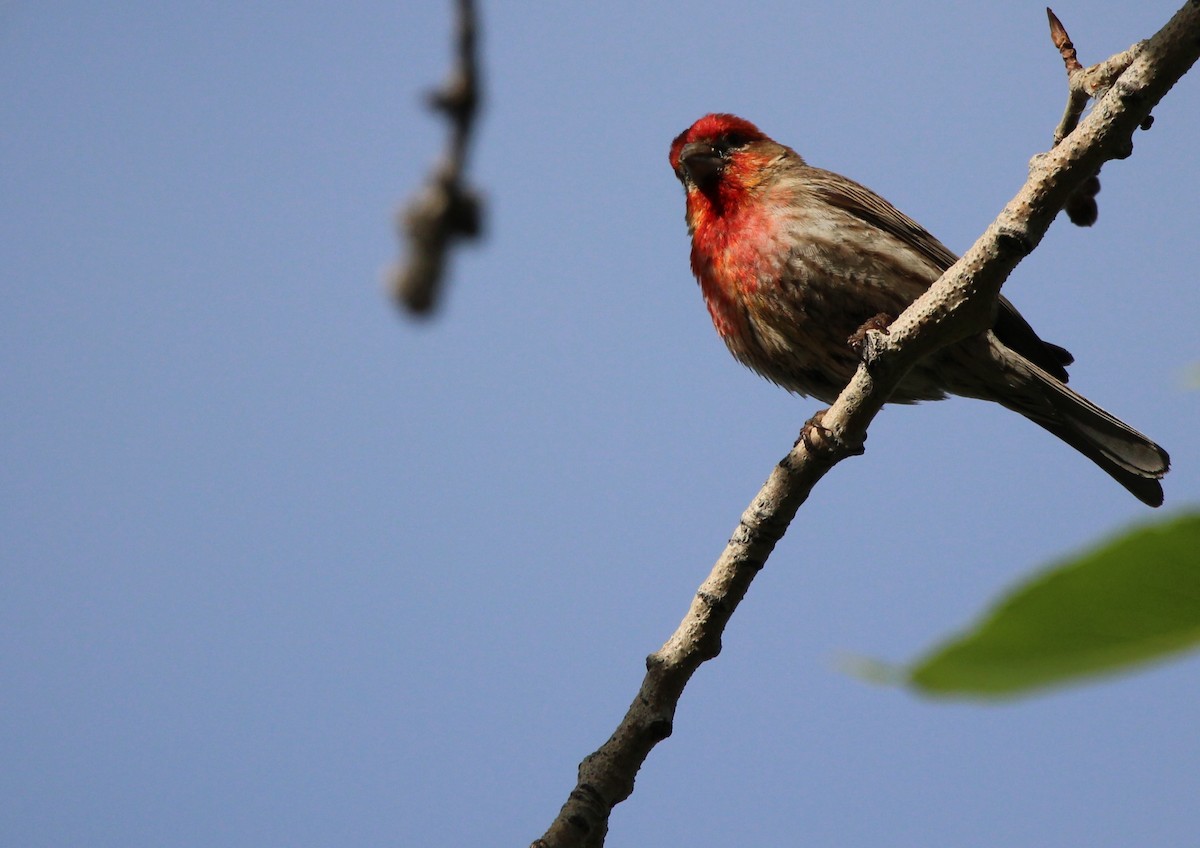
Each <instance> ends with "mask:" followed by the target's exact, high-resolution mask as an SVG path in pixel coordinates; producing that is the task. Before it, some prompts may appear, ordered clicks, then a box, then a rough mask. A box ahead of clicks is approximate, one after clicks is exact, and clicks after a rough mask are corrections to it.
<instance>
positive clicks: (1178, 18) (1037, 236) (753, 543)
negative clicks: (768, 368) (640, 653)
mask: <svg viewBox="0 0 1200 848" xmlns="http://www.w3.org/2000/svg"><path fill="white" fill-rule="evenodd" d="M1197 33H1200V2H1197V0H1191V2H1189V3H1188V4H1187V5H1186V6H1185V7H1184V8H1183V9H1181V10H1180V11H1179V12H1177V13H1176V15H1175V16H1174V17H1173V18H1172V19H1171V21H1170V22H1169V23H1168V24H1167V25H1166V26H1165V27H1163V29H1162V30H1160V31H1159V32H1158V34H1156V35H1155V36H1154V38H1152V39H1151V40H1150V41H1149V42H1148V43H1147V44H1146V46H1145V49H1144V50H1143V51H1141V53H1140V55H1139V56H1138V57H1137V59H1136V60H1135V61H1134V62H1133V63H1132V64H1131V65H1130V67H1129V68H1128V70H1127V71H1126V72H1125V73H1124V74H1122V75H1121V77H1120V79H1119V80H1117V81H1116V84H1115V85H1114V86H1113V90H1112V91H1111V92H1110V93H1109V95H1108V96H1106V97H1105V98H1104V100H1103V102H1102V103H1101V104H1100V107H1102V108H1100V107H1098V108H1097V109H1095V110H1093V112H1092V114H1091V115H1089V116H1088V117H1087V118H1086V119H1084V120H1083V121H1082V122H1081V123H1080V125H1079V131H1078V132H1076V133H1072V134H1071V136H1070V137H1069V138H1065V139H1064V140H1063V142H1062V143H1061V144H1059V145H1057V146H1056V147H1055V148H1054V149H1053V150H1052V151H1050V152H1049V153H1046V154H1044V155H1042V156H1039V157H1035V159H1034V162H1033V165H1032V167H1031V171H1030V176H1029V179H1028V181H1027V182H1026V184H1025V186H1024V187H1022V189H1021V191H1020V192H1018V194H1017V196H1016V197H1014V198H1013V199H1012V200H1011V201H1009V203H1008V205H1007V206H1005V207H1004V210H1003V211H1002V212H1001V213H1000V215H999V217H997V219H996V220H995V221H994V222H993V223H992V224H991V225H990V226H989V227H988V229H987V231H986V232H985V233H984V234H983V235H982V236H981V237H980V238H979V240H978V241H976V243H975V244H974V245H973V246H972V247H971V249H970V250H969V251H967V253H966V254H964V255H963V257H962V258H961V259H959V261H958V262H956V263H955V264H954V266H953V267H951V268H950V269H949V270H948V271H946V273H945V274H943V275H942V277H941V279H940V280H938V282H937V283H935V284H934V285H933V286H932V287H931V288H930V289H929V290H928V291H927V292H926V293H925V294H924V295H922V296H921V297H920V298H919V299H918V300H917V301H916V302H915V303H913V304H912V305H911V306H910V307H909V308H908V309H906V310H905V311H904V313H903V314H902V315H901V316H900V317H899V318H897V319H896V321H895V322H894V323H892V325H891V326H890V327H889V328H888V332H887V334H884V333H881V332H879V331H877V330H871V331H868V332H867V333H866V339H865V342H866V344H865V345H864V352H863V364H862V365H860V366H859V368H858V371H857V372H856V373H855V375H854V378H853V379H852V380H851V382H850V384H849V385H848V386H847V387H846V389H845V391H843V392H842V394H841V395H840V396H839V397H838V399H837V401H836V402H835V403H834V404H833V406H831V407H830V408H829V409H828V410H826V411H825V413H824V415H823V416H822V418H821V424H820V426H819V427H817V428H814V429H816V431H817V433H818V435H819V434H821V433H823V432H829V433H830V434H831V435H832V438H831V439H823V438H817V439H815V440H813V439H807V438H802V439H800V440H798V441H797V443H796V445H795V447H794V448H793V449H792V450H791V451H790V452H789V453H788V455H787V456H786V457H784V458H783V459H782V460H781V461H780V462H779V464H778V465H777V466H776V468H775V469H774V471H773V472H772V473H771V476H770V477H769V478H768V479H767V482H766V483H765V484H764V486H763V488H762V490H761V491H760V492H759V493H758V496H757V497H755V499H754V501H753V502H752V503H751V504H750V506H749V507H748V508H747V509H746V511H745V512H744V513H743V515H742V518H741V521H740V522H739V523H738V526H737V528H736V529H735V530H734V533H733V536H732V538H731V539H730V540H729V544H728V545H727V546H726V548H725V551H724V552H723V553H722V554H721V557H720V558H719V559H718V560H717V563H716V565H715V566H714V567H713V570H712V572H711V573H710V574H709V576H708V579H707V580H705V581H704V583H703V584H702V585H701V586H700V589H699V590H698V591H697V592H696V595H695V597H694V598H693V599H692V603H691V606H690V608H689V609H688V612H687V614H686V615H685V616H684V619H683V621H682V622H681V623H680V625H679V627H678V629H677V630H676V631H675V633H674V634H672V636H671V637H670V638H669V639H668V640H667V642H666V644H664V645H663V647H662V648H660V649H659V650H658V651H656V652H655V653H654V654H651V655H650V657H648V658H647V661H646V676H645V678H644V679H643V681H642V685H641V688H640V689H639V691H638V694H637V696H636V697H635V698H634V700H633V703H632V704H631V705H630V707H629V710H628V712H627V713H626V714H625V717H624V719H623V720H622V721H621V723H620V725H619V726H618V727H617V729H616V731H615V732H614V733H613V735H612V736H611V737H610V738H609V740H608V741H607V742H605V743H604V745H602V746H601V747H600V748H599V749H598V750H597V751H596V752H595V753H593V754H591V755H589V756H588V757H587V758H585V759H584V761H583V762H582V763H581V764H580V766H579V777H578V782H577V784H576V786H575V789H574V790H572V792H571V794H570V796H569V797H568V799H567V802H566V803H565V804H564V805H563V807H562V809H561V810H560V812H559V814H558V817H557V818H556V819H555V820H554V822H553V823H552V824H551V825H550V828H549V829H548V830H547V831H546V833H545V835H544V836H542V838H541V839H538V840H536V841H535V842H534V843H533V848H568V846H583V847H584V848H600V846H602V845H603V844H604V837H605V834H606V833H607V831H608V820H609V815H610V813H611V812H612V809H613V807H614V806H615V805H616V804H619V803H620V802H621V801H623V800H625V799H626V798H628V797H629V795H630V794H631V793H632V792H633V784H634V778H635V777H636V775H637V772H638V769H639V768H640V767H641V765H642V763H643V762H645V760H646V757H647V756H648V755H649V753H650V750H651V749H652V748H653V747H654V746H655V745H656V744H657V743H658V742H660V741H662V740H663V739H665V738H667V737H668V736H670V735H671V730H672V722H673V719H674V715H675V708H676V706H677V705H678V703H679V698H680V696H681V695H682V693H683V689H684V687H685V686H686V685H687V682H688V680H689V679H690V678H691V676H692V674H693V673H694V672H695V671H696V669H698V668H699V666H700V665H701V663H703V662H704V661H706V660H708V659H712V658H713V657H715V656H717V654H718V653H719V652H720V649H721V636H722V633H723V631H724V628H725V625H726V623H727V622H728V621H729V619H730V617H731V616H732V615H733V612H734V610H735V609H736V608H737V605H738V604H739V603H740V602H741V600H742V598H743V597H744V596H745V594H746V591H747V589H748V588H749V586H750V583H751V581H752V580H753V579H754V576H755V575H756V574H757V573H758V572H759V571H760V570H761V569H762V567H763V566H764V565H765V563H766V560H767V557H768V556H769V555H770V553H771V551H772V550H773V548H774V547H775V544H776V543H777V542H778V541H779V540H780V539H781V538H782V537H783V534H784V532H785V531H786V530H787V527H788V525H789V523H790V522H791V520H792V518H793V517H794V516H795V514H796V511H797V510H798V509H799V507H800V505H801V504H802V503H804V501H805V500H806V499H807V497H808V494H809V492H810V491H811V490H812V488H813V486H814V485H815V484H816V482H817V481H818V480H820V479H821V477H822V476H824V474H825V473H826V472H827V471H828V470H829V469H831V468H832V467H833V466H834V465H835V464H836V463H837V462H838V461H840V459H842V458H844V456H847V455H852V454H854V453H856V452H857V451H856V450H855V449H854V446H855V445H860V444H862V442H863V440H864V439H865V438H866V432H867V426H868V424H869V423H870V422H871V420H872V419H873V418H874V416H875V415H876V414H877V413H878V412H879V410H880V408H881V407H882V406H883V404H884V402H885V401H886V400H887V398H888V396H889V395H890V393H891V391H892V389H893V388H894V387H895V386H896V385H897V383H899V381H900V380H901V379H902V378H903V376H904V374H905V373H906V372H907V371H908V369H909V368H911V367H912V365H913V364H914V363H915V362H917V361H918V360H919V359H921V358H922V357H924V356H927V355H928V354H929V353H931V352H932V351H934V350H936V349H937V348H939V347H941V346H944V345H946V344H950V343H952V342H954V341H955V340H957V339H960V338H964V337H966V336H968V335H971V334H972V333H976V332H979V331H980V330H981V329H984V328H986V327H988V326H989V325H990V322H991V320H992V312H993V309H994V306H995V302H996V297H997V295H998V293H999V291H1000V287H1001V285H1002V284H1003V282H1004V280H1005V278H1006V277H1007V276H1008V274H1009V273H1010V272H1011V271H1012V269H1013V268H1014V267H1016V265H1017V263H1018V262H1019V261H1020V260H1021V259H1022V258H1023V257H1024V256H1025V255H1027V254H1028V253H1029V252H1030V251H1032V250H1033V249H1034V248H1035V247H1036V246H1037V244H1038V242H1040V240H1041V239H1042V237H1043V236H1044V235H1045V233H1046V231H1047V230H1048V229H1049V227H1050V224H1051V222H1052V221H1053V220H1054V217H1055V215H1056V214H1057V213H1058V210H1059V209H1060V208H1062V204H1063V203H1064V202H1065V201H1066V199H1067V197H1068V196H1069V195H1070V193H1071V192H1072V191H1073V190H1074V189H1075V187H1076V186H1078V185H1079V184H1080V183H1081V182H1083V181H1084V180H1086V179H1088V177H1089V176H1090V175H1092V174H1094V173H1095V172H1096V170H1097V169H1098V167H1099V165H1100V164H1101V163H1102V162H1104V161H1105V160H1107V159H1112V158H1117V156H1118V155H1119V154H1120V153H1121V151H1123V150H1124V149H1125V147H1126V146H1127V145H1128V144H1129V139H1130V138H1131V137H1132V135H1133V133H1134V131H1135V130H1136V129H1137V128H1138V126H1139V125H1140V124H1141V123H1142V122H1143V121H1144V120H1145V118H1146V116H1147V115H1148V114H1149V113H1150V109H1151V108H1152V107H1153V106H1154V105H1155V104H1157V103H1158V101H1159V100H1161V99H1162V97H1163V96H1164V95H1165V94H1166V92H1167V91H1168V89H1170V87H1171V86H1172V85H1173V84H1174V83H1175V81H1176V80H1178V79H1179V78H1180V77H1181V76H1183V74H1184V73H1186V72H1187V70H1188V68H1190V67H1191V66H1192V64H1193V63H1194V62H1195V61H1196V60H1197V58H1198V57H1200V39H1198V38H1197V37H1196V35H1197ZM814 441H815V445H816V447H813V446H812V444H813V443H814ZM822 443H825V444H826V445H827V446H826V447H825V448H824V449H822V447H821V445H822Z"/></svg>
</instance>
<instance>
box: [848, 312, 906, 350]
mask: <svg viewBox="0 0 1200 848" xmlns="http://www.w3.org/2000/svg"><path fill="white" fill-rule="evenodd" d="M895 320H896V318H895V316H892V315H888V314H887V313H886V312H880V313H879V314H878V315H876V316H874V317H873V318H868V319H867V320H866V321H864V322H863V325H862V326H861V327H859V328H858V329H857V330H855V331H854V335H852V336H850V338H848V339H846V344H848V345H850V347H851V349H852V350H853V351H854V352H855V353H857V354H858V355H860V356H861V355H862V352H863V348H864V347H865V346H866V344H867V333H869V332H871V331H872V330H878V331H879V332H881V333H884V334H886V333H887V331H888V327H890V326H891V325H892V322H893V321H895Z"/></svg>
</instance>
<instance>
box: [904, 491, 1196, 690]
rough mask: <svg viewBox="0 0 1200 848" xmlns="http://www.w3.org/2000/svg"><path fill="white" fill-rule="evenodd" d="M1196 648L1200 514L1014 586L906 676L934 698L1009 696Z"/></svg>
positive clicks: (1140, 531) (1135, 533) (1137, 533)
mask: <svg viewBox="0 0 1200 848" xmlns="http://www.w3.org/2000/svg"><path fill="white" fill-rule="evenodd" d="M1197 643H1200V513H1189V514H1186V515H1183V516H1180V517H1176V518H1174V519H1171V520H1169V521H1167V522H1164V523H1162V524H1157V525H1151V526H1143V527H1140V528H1137V529H1134V530H1132V531H1130V532H1128V533H1126V534H1124V535H1122V536H1120V537H1118V538H1116V539H1113V540H1111V541H1109V542H1107V543H1106V544H1104V545H1102V546H1101V547H1099V548H1097V549H1095V550H1092V551H1089V552H1087V553H1085V554H1083V555H1082V556H1080V557H1078V558H1077V559H1074V560H1072V561H1068V562H1065V563H1062V564H1060V565H1058V566H1056V567H1053V568H1051V569H1050V570H1048V571H1046V572H1044V573H1042V574H1041V575H1039V576H1037V577H1035V578H1034V579H1033V580H1031V581H1030V582H1028V583H1027V584H1025V585H1024V586H1020V587H1018V588H1017V589H1016V590H1015V591H1014V592H1012V593H1011V594H1010V595H1009V596H1008V597H1007V598H1005V599H1003V600H1001V601H1000V603H999V604H998V605H997V606H996V607H995V608H994V609H993V610H991V611H990V612H989V613H988V614H987V615H985V616H984V617H983V619H982V620H981V621H980V623H979V624H978V626H976V627H975V629H974V630H972V631H971V632H969V633H967V634H965V635H963V636H961V637H959V638H957V639H954V640H952V641H950V642H948V643H946V644H944V645H942V646H940V647H939V648H937V649H935V650H934V651H933V652H931V653H930V654H929V655H927V656H926V657H925V658H923V659H921V660H919V661H918V662H917V663H916V664H914V665H913V666H911V667H910V668H909V669H908V674H907V677H908V680H909V683H910V684H911V685H912V686H913V687H914V688H916V689H917V690H918V691H921V692H924V693H926V694H930V695H938V696H965V697H982V698H998V697H1013V696H1016V695H1020V694H1024V693H1026V692H1028V691H1030V690H1032V689H1037V688H1041V687H1046V686H1055V685H1060V684H1063V683H1066V682H1069V681H1071V680H1073V679H1075V678H1079V677H1084V676H1088V675H1098V674H1105V673H1111V672H1114V671H1117V670H1119V669H1125V668H1129V667H1131V666H1135V665H1144V664H1146V663H1149V662H1151V661H1154V660H1159V659H1161V658H1163V657H1165V656H1167V655H1170V654H1174V653H1178V652H1180V651H1184V650H1187V649H1189V648H1193V647H1195V646H1196V645H1197Z"/></svg>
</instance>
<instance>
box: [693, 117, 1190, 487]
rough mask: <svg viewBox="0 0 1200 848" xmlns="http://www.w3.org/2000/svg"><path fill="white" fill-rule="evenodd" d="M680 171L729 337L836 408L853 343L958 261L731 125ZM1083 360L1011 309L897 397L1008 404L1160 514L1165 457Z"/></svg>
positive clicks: (700, 264)
mask: <svg viewBox="0 0 1200 848" xmlns="http://www.w3.org/2000/svg"><path fill="white" fill-rule="evenodd" d="M671 167H672V168H674V170H675V173H676V175H677V176H678V177H679V179H680V181H681V182H682V183H683V186H684V190H685V192H686V195H687V223H688V231H689V232H690V233H691V236H692V270H693V272H694V273H695V275H696V279H697V280H698V281H699V283H700V287H701V290H702V291H703V294H704V299H705V302H706V303H707V305H708V310H709V313H710V314H711V315H712V319H713V323H714V325H715V326H716V328H717V332H718V333H719V334H720V335H721V338H722V339H724V340H725V343H726V345H728V347H729V350H730V351H731V352H732V353H733V355H734V356H735V357H737V358H738V359H739V360H740V361H741V362H743V363H744V364H746V365H748V366H749V367H751V368H753V369H754V370H755V371H757V372H758V373H760V374H762V375H763V376H764V377H766V378H768V379H769V380H772V381H774V382H776V383H778V384H779V385H781V386H783V387H784V388H786V389H789V390H791V391H793V392H797V393H799V394H802V395H811V396H813V397H816V398H818V399H820V400H822V401H825V402H827V403H828V402H832V401H833V400H834V398H836V397H837V395H838V394H839V393H840V392H841V390H842V389H843V388H844V387H845V385H846V383H847V382H848V381H849V380H850V377H851V375H852V374H853V373H854V370H855V368H857V366H858V362H859V358H858V356H857V354H856V353H855V352H854V351H853V350H852V349H851V347H850V345H849V344H848V342H847V339H848V338H849V337H850V336H851V335H852V334H853V333H854V332H855V331H856V330H857V329H858V328H859V327H861V326H862V325H863V323H864V322H866V321H868V320H869V319H871V318H873V317H875V316H876V315H879V314H880V313H885V314H887V315H889V316H892V317H893V318H894V317H895V316H897V315H899V314H900V313H901V312H903V311H904V309H905V307H907V306H908V304H909V303H911V302H912V301H913V300H915V299H916V298H917V297H918V296H919V295H920V294H921V293H922V292H923V291H925V290H926V289H927V288H928V287H929V286H930V285H931V284H932V283H933V282H934V281H935V280H936V279H937V278H938V277H939V276H941V274H942V272H943V271H945V270H946V269H947V268H949V267H950V266H951V265H952V264H953V263H954V262H955V260H956V258H957V257H955V255H954V254H953V253H951V252H950V250H949V249H947V248H946V246H945V245H943V244H942V243H941V242H940V241H938V240H937V239H936V238H934V237H933V236H932V235H930V234H929V233H928V232H926V230H925V229H924V228H922V227H921V226H920V225H919V224H917V223H916V222H915V221H913V220H912V219H911V218H909V217H908V216H907V215H905V214H904V213H902V212H900V211H899V210H897V209H896V208H895V207H894V206H892V205H891V204H890V203H888V202H887V201H886V200H884V199H883V198H882V197H880V196H879V195H877V194H875V193H874V192H872V191H871V190H870V189H867V188H865V187H863V186H861V185H859V184H858V183H856V182H854V181H852V180H849V179H847V178H845V177H842V176H840V175H838V174H835V173H832V172H830V171H824V170H821V169H820V168H813V167H810V166H809V165H807V164H806V163H805V162H804V160H803V159H802V158H801V157H800V156H799V155H798V154H797V153H796V152H795V151H794V150H792V149H791V148H788V147H785V146H783V145H781V144H778V143H777V142H775V141H772V140H771V139H770V138H768V137H767V136H765V135H764V134H763V133H762V132H760V131H759V129H758V128H757V127H755V126H754V125H753V124H751V123H750V122H748V121H744V120H742V119H741V118H737V117H735V116H733V115H722V114H714V115H706V116H705V117H703V118H701V119H700V120H699V121H697V122H696V123H695V124H693V125H692V126H691V127H689V128H688V129H687V130H685V131H684V132H683V133H681V134H680V135H679V136H678V137H677V138H676V139H675V141H674V143H673V144H672V145H671ZM1071 362H1072V358H1071V355H1070V354H1069V353H1068V352H1067V351H1066V350H1064V349H1063V348H1061V347H1058V346H1057V345H1053V344H1050V343H1048V342H1045V341H1043V340H1042V339H1041V338H1039V337H1038V335H1037V333H1036V332H1034V330H1033V328H1032V327H1030V326H1029V324H1028V322H1026V321H1025V319H1024V318H1022V317H1021V315H1020V313H1018V312H1017V310H1016V309H1015V308H1014V307H1013V305H1012V304H1011V303H1009V302H1008V300H1006V299H1004V298H1001V299H1000V303H999V308H998V311H997V315H996V320H995V323H994V324H993V326H992V329H991V330H990V331H989V332H987V333H983V334H981V335H978V336H974V337H972V338H968V339H966V340H964V341H962V342H958V343H956V344H953V345H951V346H949V347H947V348H944V349H943V350H941V351H939V352H938V353H936V354H934V355H933V356H930V357H928V358H927V359H925V360H923V361H922V362H920V363H918V365H917V366H916V367H915V368H913V370H912V371H910V372H909V374H908V375H907V376H906V377H905V379H904V380H903V381H902V382H901V383H900V385H899V386H898V387H897V389H896V391H895V392H894V393H893V395H892V397H891V401H893V402H898V403H914V402H917V401H922V400H939V399H941V398H944V397H945V396H946V395H947V394H955V395H963V396H966V397H974V398H981V399H984V400H990V401H995V402H996V403H999V404H1002V405H1003V406H1005V407H1007V408H1009V409H1011V410H1013V411H1015V412H1019V413H1021V414H1022V415H1024V416H1025V417H1027V418H1029V419H1030V420H1031V421H1033V422H1034V423H1036V424H1038V425H1039V426H1041V427H1043V428H1045V429H1046V430H1049V431H1050V432H1051V433H1053V434H1054V435H1056V436H1058V437H1059V438H1060V439H1062V440H1063V441H1065V442H1066V443H1067V444H1069V445H1071V446H1072V447H1073V448H1075V449H1076V450H1078V451H1079V452H1080V453H1082V454H1083V455H1084V456H1086V457H1088V459H1090V460H1092V461H1093V462H1094V463H1096V464H1097V465H1098V466H1100V468H1102V469H1103V470H1104V471H1105V472H1107V473H1108V474H1109V475H1110V476H1112V477H1113V478H1114V479H1115V480H1117V482H1119V483H1120V484H1121V485H1122V486H1124V487H1125V488H1126V489H1128V490H1129V491H1130V492H1132V493H1133V494H1134V495H1135V496H1136V497H1137V498H1139V499H1140V500H1142V501H1143V502H1144V503H1147V504H1149V505H1151V506H1158V505H1160V504H1161V503H1162V500H1163V495H1162V486H1161V484H1160V483H1159V482H1158V481H1159V478H1161V477H1162V476H1163V475H1164V474H1165V473H1166V472H1167V469H1168V467H1169V464H1170V460H1169V458H1168V457H1167V453H1166V451H1164V450H1163V449H1162V448H1160V447H1159V446H1158V445H1156V444H1154V443H1153V442H1152V441H1150V440H1149V439H1147V438H1146V437H1145V436H1143V435H1142V434H1141V433H1138V432H1137V431H1136V430H1134V429H1133V428H1131V427H1129V426H1128V425H1127V424H1125V423H1124V422H1122V421H1120V420H1118V419H1117V418H1115V417H1114V416H1112V415H1110V414H1109V413H1107V412H1105V411H1104V410H1102V409H1100V408H1099V407H1098V406H1096V405H1095V404H1093V403H1092V402H1091V401H1089V400H1087V399H1086V398H1084V397H1082V396H1081V395H1079V394H1077V393H1075V392H1074V391H1072V390H1071V389H1069V388H1067V386H1066V385H1065V384H1066V381H1067V370H1066V366H1067V365H1070V364H1071Z"/></svg>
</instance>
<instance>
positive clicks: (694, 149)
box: [679, 141, 725, 189]
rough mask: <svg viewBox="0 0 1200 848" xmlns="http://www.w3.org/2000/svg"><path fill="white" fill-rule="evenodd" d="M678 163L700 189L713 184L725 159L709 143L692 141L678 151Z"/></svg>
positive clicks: (719, 174) (718, 176)
mask: <svg viewBox="0 0 1200 848" xmlns="http://www.w3.org/2000/svg"><path fill="white" fill-rule="evenodd" d="M679 165H680V167H682V168H683V170H684V172H685V173H686V174H687V175H688V177H689V178H690V179H691V181H692V182H693V183H695V184H696V186H697V187H698V188H700V189H707V188H711V187H712V186H714V185H715V184H716V182H717V180H718V179H719V178H720V176H721V171H722V169H723V168H724V167H725V160H724V159H723V158H722V157H721V154H720V153H718V152H717V150H716V148H714V147H713V146H712V145H711V144H705V143H704V142H702V141H693V142H691V143H690V144H685V145H684V146H683V150H681V151H679Z"/></svg>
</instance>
